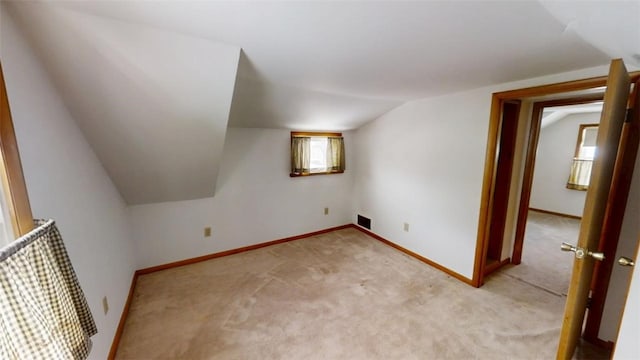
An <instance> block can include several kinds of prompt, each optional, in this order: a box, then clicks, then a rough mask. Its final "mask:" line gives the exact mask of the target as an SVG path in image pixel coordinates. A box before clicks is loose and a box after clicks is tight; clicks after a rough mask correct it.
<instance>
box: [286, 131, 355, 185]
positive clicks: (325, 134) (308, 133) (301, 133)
mask: <svg viewBox="0 0 640 360" xmlns="http://www.w3.org/2000/svg"><path fill="white" fill-rule="evenodd" d="M294 137H327V138H328V137H342V133H341V132H320V131H292V132H291V139H293V138H294ZM334 174H344V170H341V171H326V172H316V173H307V174H296V173H289V177H304V176H316V175H334Z"/></svg>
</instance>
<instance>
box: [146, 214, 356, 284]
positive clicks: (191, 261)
mask: <svg viewBox="0 0 640 360" xmlns="http://www.w3.org/2000/svg"><path fill="white" fill-rule="evenodd" d="M351 225H352V224H346V225H341V226H336V227H332V228H329V229H324V230H319V231H314V232H310V233H306V234H302V235H296V236H291V237H288V238H284V239H278V240H273V241H268V242H264V243H260V244H255V245H249V246H245V247H241V248H237V249H231V250H227V251H221V252H217V253H213V254H208V255H204V256H199V257H195V258H191V259H185V260H180V261H175V262H171V263H168V264H162V265H158V266H152V267H148V268H144V269H140V270H138V271H136V273H137V274H138V275H144V274H149V273H152V272H156V271H160V270H166V269H171V268H174V267H178V266H184V265H190V264H195V263H198V262H201V261H207V260H211V259H215V258H219V257H223V256H229V255H233V254H238V253H242V252H245V251H251V250H255V249H260V248H263V247H266V246H271V245H277V244H282V243H285V242H289V241H294V240H300V239H304V238H308V237H311V236H315V235H320V234H325V233H328V232H332V231H336V230H341V229H346V228H349V227H351Z"/></svg>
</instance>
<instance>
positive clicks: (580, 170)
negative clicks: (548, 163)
mask: <svg viewBox="0 0 640 360" xmlns="http://www.w3.org/2000/svg"><path fill="white" fill-rule="evenodd" d="M597 137H598V124H582V125H580V129H579V130H578V141H577V142H576V150H575V155H574V158H573V161H572V162H571V170H570V173H569V180H568V181H567V189H572V190H587V189H588V188H589V181H590V180H591V168H592V166H593V159H594V157H595V155H596V139H597Z"/></svg>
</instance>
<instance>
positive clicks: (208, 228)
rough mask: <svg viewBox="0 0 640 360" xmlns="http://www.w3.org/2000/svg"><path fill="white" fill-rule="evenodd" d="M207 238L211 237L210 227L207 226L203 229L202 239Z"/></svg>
mask: <svg viewBox="0 0 640 360" xmlns="http://www.w3.org/2000/svg"><path fill="white" fill-rule="evenodd" d="M209 236H211V226H207V227H206V228H204V237H209Z"/></svg>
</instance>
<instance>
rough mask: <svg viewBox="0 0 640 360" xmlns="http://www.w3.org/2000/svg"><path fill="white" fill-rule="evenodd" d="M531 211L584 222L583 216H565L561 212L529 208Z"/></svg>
mask: <svg viewBox="0 0 640 360" xmlns="http://www.w3.org/2000/svg"><path fill="white" fill-rule="evenodd" d="M529 211H536V212H539V213H543V214H549V215H555V216H562V217H565V218H569V219H576V220H582V217H581V216H576V215H569V214H563V213H559V212H555V211H549V210H542V209H536V208H529Z"/></svg>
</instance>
